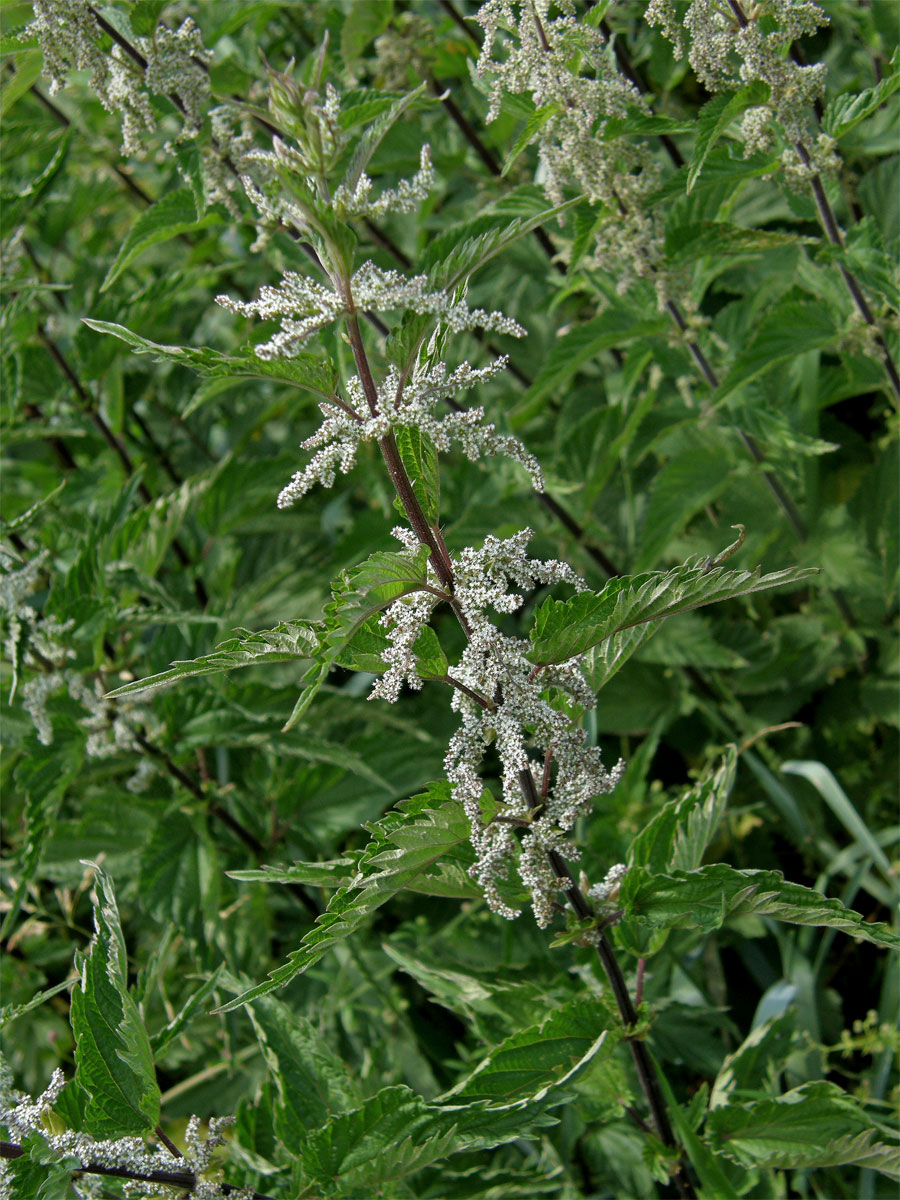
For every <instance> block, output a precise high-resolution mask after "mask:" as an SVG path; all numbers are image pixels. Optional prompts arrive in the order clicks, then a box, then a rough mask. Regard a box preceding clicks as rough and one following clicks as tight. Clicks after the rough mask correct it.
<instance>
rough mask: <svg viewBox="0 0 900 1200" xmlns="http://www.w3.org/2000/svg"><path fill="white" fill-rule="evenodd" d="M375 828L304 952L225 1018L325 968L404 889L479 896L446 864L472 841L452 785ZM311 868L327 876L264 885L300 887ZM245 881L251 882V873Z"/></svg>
mask: <svg viewBox="0 0 900 1200" xmlns="http://www.w3.org/2000/svg"><path fill="white" fill-rule="evenodd" d="M368 828H369V830H370V832H372V833H373V835H374V836H373V840H372V841H371V842H370V843H369V845H368V846H367V847H366V848H365V850H363V851H362V852H361V853H359V857H358V858H357V860H356V863H355V871H354V873H353V876H352V879H351V880H350V882H349V883H348V884H347V885H346V886H344V887H341V888H340V889H339V890H338V891H337V892H336V893H335V895H334V896H333V897H332V898H331V900H330V901H329V904H328V908H327V910H326V911H325V912H324V913H323V914H322V915H321V916H320V917H318V918H317V919H316V924H315V927H314V928H313V929H311V930H310V931H309V933H307V934H306V935H305V936H304V938H303V940H302V942H301V943H300V947H299V949H297V950H295V951H294V952H293V953H292V954H291V955H290V957H289V958H288V961H287V962H286V963H283V964H282V965H281V966H280V967H277V968H276V969H275V970H274V971H272V972H271V973H270V975H269V977H268V979H267V980H266V981H265V982H263V983H260V984H257V985H256V986H254V987H252V988H249V989H247V991H245V992H244V993H243V994H242V995H240V996H238V997H236V998H235V999H234V1000H230V1001H228V1003H227V1004H224V1005H222V1007H221V1009H220V1010H218V1011H221V1012H229V1011H230V1010H231V1009H234V1008H239V1007H240V1006H241V1005H243V1004H248V1003H249V1002H250V1001H251V1000H255V999H256V998H257V997H259V996H264V995H266V994H267V993H268V992H271V991H274V990H275V989H276V988H279V987H283V986H284V985H285V984H286V983H288V982H290V980H291V979H293V978H294V977H295V976H297V975H299V974H301V973H302V972H303V971H306V970H307V969H308V968H309V967H311V966H312V965H313V964H314V963H316V962H318V961H319V959H320V958H322V957H323V955H325V954H327V953H328V951H329V950H330V949H331V948H332V947H333V946H334V945H335V944H336V943H337V942H339V941H343V939H344V938H346V937H349V936H350V935H351V934H352V933H353V932H354V930H356V929H357V928H358V927H359V926H360V925H361V924H362V923H363V922H364V921H365V920H367V918H368V917H369V916H370V915H371V913H373V912H374V911H375V910H376V909H377V908H380V907H381V906H382V905H383V904H385V903H386V902H387V901H388V900H390V898H391V897H392V896H394V895H396V893H397V892H399V891H402V890H403V889H404V888H407V889H409V890H411V891H417V892H424V893H425V894H426V895H438V896H477V895H480V891H479V889H478V888H477V887H476V885H475V884H474V883H472V882H471V880H468V879H467V878H466V877H465V876H464V874H463V872H461V871H459V870H458V869H452V864H451V869H450V870H449V871H447V870H445V869H444V865H443V864H442V863H441V861H440V860H441V859H442V858H444V856H449V857H450V858H451V859H452V858H453V857H454V852H455V851H456V850H457V848H458V847H460V846H461V845H462V844H463V843H467V842H468V839H469V821H468V818H467V817H466V815H465V813H464V812H463V809H462V805H461V804H458V803H457V802H456V801H454V800H451V799H450V785H449V784H448V783H443V782H442V783H433V784H431V785H430V787H429V790H428V791H427V792H425V793H423V794H422V795H420V796H415V797H413V799H412V800H407V801H405V802H404V803H403V804H400V805H398V806H397V807H396V808H395V809H394V810H393V811H392V812H390V813H388V815H387V816H386V817H385V818H383V820H382V821H379V822H376V823H375V824H374V825H370V826H368ZM464 861H465V862H466V865H467V866H468V865H469V863H470V862H471V861H472V859H471V857H469V856H468V855H466V857H465V859H464ZM325 865H326V866H328V865H329V864H325ZM307 868H311V869H313V870H320V869H321V868H322V864H318V863H312V864H298V869H299V873H298V874H297V875H295V874H294V873H293V871H294V868H292V867H290V866H288V867H276V868H264V871H265V878H266V879H267V880H270V881H271V882H277V883H291V882H295V881H297V882H299V881H300V880H301V879H303V878H304V875H305V874H306V870H307ZM243 877H244V878H247V877H248V876H247V873H244V876H243ZM254 877H255V878H259V875H256V876H254ZM463 879H465V883H464V884H463Z"/></svg>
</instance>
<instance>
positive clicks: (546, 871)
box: [372, 529, 622, 927]
mask: <svg viewBox="0 0 900 1200" xmlns="http://www.w3.org/2000/svg"><path fill="white" fill-rule="evenodd" d="M394 534H395V536H397V537H398V538H399V539H400V540H401V541H402V542H403V543H404V545H406V546H407V548H408V549H410V550H413V549H414V548H415V544H416V543H415V538H414V536H413V535H412V534H411V533H409V531H406V530H403V529H396V530H394ZM531 537H532V531H531V530H530V529H523V530H521V531H520V532H519V533H517V534H515V535H514V536H513V537H510V538H502V539H501V538H496V537H488V538H487V539H485V542H484V545H483V546H482V547H481V549H477V550H476V549H473V548H471V547H469V548H467V549H465V550H463V551H462V553H461V554H459V555H454V556H452V558H451V564H452V567H453V572H454V576H455V586H454V593H453V595H454V600H455V602H456V604H457V605H458V606H459V611H460V613H461V615H462V617H463V618H464V620H465V622H466V625H467V627H468V629H469V631H470V638H469V642H468V645H467V647H466V649H465V650H464V652H463V655H462V657H461V659H460V661H459V662H458V663H457V664H456V665H455V666H454V667H453V668H452V669H451V671H450V679H451V680H452V681H453V682H454V683H455V684H457V685H459V686H458V687H457V688H455V689H454V693H453V701H452V703H453V708H454V709H455V710H456V711H457V712H458V713H459V714H460V717H461V719H462V724H461V727H460V729H459V730H458V731H457V732H456V733H455V734H454V735H453V738H452V739H451V742H450V746H449V748H448V751H447V756H446V759H445V763H444V765H445V769H446V771H447V778H448V779H449V780H450V782H451V783H452V784H453V785H454V792H455V795H456V798H457V799H458V800H460V801H461V802H462V804H463V807H464V808H465V811H466V814H467V816H468V818H469V821H470V824H471V829H472V844H473V845H474V847H475V851H476V854H477V862H476V863H475V865H474V867H473V868H472V877H473V878H474V879H476V880H477V881H478V883H479V884H480V886H481V887H482V888H483V889H484V893H485V897H486V898H487V901H488V904H489V905H490V906H491V908H492V909H493V910H494V911H495V912H497V913H499V914H500V915H501V916H504V917H508V918H513V917H516V916H518V915H519V914H518V912H517V911H516V910H514V909H512V908H510V907H509V906H508V905H507V904H506V903H505V902H504V900H503V899H502V896H501V894H500V886H501V884H502V882H503V881H504V879H506V877H507V875H508V872H509V868H510V866H511V865H512V864H513V863H515V864H516V866H517V869H518V874H519V877H520V879H521V880H522V883H523V884H524V885H525V886H526V887H527V888H528V889H529V890H530V892H531V895H532V904H533V907H534V913H535V917H536V919H537V922H538V924H539V925H540V926H542V927H544V926H546V925H547V924H548V923H549V921H550V919H551V917H552V915H553V909H554V902H555V897H556V894H557V892H558V891H559V890H560V888H562V887H565V886H566V884H567V882H568V881H565V880H559V879H557V878H556V877H555V876H554V874H553V871H552V870H551V868H550V866H549V863H548V861H547V851H548V850H556V851H558V852H559V853H562V854H566V855H567V856H569V857H577V852H576V850H575V848H574V846H572V845H571V843H570V842H569V840H568V837H567V836H566V835H567V834H568V833H569V831H570V830H571V829H572V827H573V825H574V824H575V822H576V820H577V819H578V817H579V816H580V815H582V814H585V813H587V812H588V811H589V810H590V808H591V806H592V804H593V802H594V800H595V799H596V797H597V796H599V795H602V794H603V793H606V792H609V791H612V789H613V788H614V787H615V785H616V783H617V782H618V779H619V777H620V775H621V772H622V764H621V763H620V764H619V766H617V767H616V768H615V769H614V770H613V771H611V772H609V771H607V770H606V769H605V767H604V766H603V763H602V762H601V759H600V751H599V750H598V749H597V747H596V746H590V745H588V744H587V741H586V737H585V732H584V730H583V729H581V728H580V727H579V726H578V725H577V724H575V723H574V721H573V719H572V717H571V716H570V715H569V713H568V712H566V711H564V710H565V708H566V707H568V706H574V707H576V708H577V709H581V710H583V709H587V708H592V707H593V705H594V696H593V693H592V692H591V690H590V688H589V686H588V684H587V682H586V680H585V679H584V676H583V675H582V674H581V671H580V669H579V666H578V662H577V660H572V661H571V662H568V663H563V664H561V665H560V666H557V667H553V668H548V669H546V670H544V671H543V672H541V674H540V677H539V678H535V672H534V667H533V665H532V664H531V663H530V662H529V661H528V659H527V658H526V657H525V654H526V651H527V650H528V643H527V642H525V641H522V640H521V639H517V638H511V637H507V636H505V635H504V634H502V633H500V631H499V630H498V629H497V627H496V625H495V624H494V622H493V621H492V620H491V618H490V617H489V616H488V613H487V610H488V609H493V610H494V611H495V612H497V613H512V612H515V611H516V610H517V609H519V608H521V607H522V605H523V604H524V603H525V598H524V596H523V595H522V594H521V592H520V591H518V590H515V589H522V590H525V589H531V588H533V587H535V586H536V585H537V584H538V583H545V584H550V583H560V582H564V583H568V584H571V585H572V586H573V587H575V588H577V589H579V590H580V589H582V588H583V587H584V586H585V585H584V582H583V581H582V580H581V579H580V578H579V577H578V576H577V575H576V574H575V572H574V571H573V570H572V568H571V567H569V566H567V565H566V564H565V563H562V562H557V561H555V560H550V561H547V562H542V561H540V560H539V559H533V558H528V557H527V556H526V554H525V550H526V547H527V544H528V541H529V539H530V538H531ZM429 582H430V583H431V584H432V586H433V587H435V589H436V590H438V591H440V590H441V588H440V583H439V581H438V580H437V578H436V577H434V578H430V579H429ZM437 603H438V597H436V596H434V595H432V594H431V593H428V592H420V593H416V594H415V595H414V596H406V597H403V598H401V599H400V600H397V601H395V602H394V604H392V605H391V606H390V608H389V609H387V611H386V612H385V614H384V616H383V618H382V624H383V625H385V627H386V628H388V631H389V636H390V638H391V646H390V648H389V649H388V650H387V651H386V652H385V654H384V658H385V661H386V662H387V663H388V672H387V674H386V675H385V676H383V677H382V679H380V680H379V681H377V682H376V684H375V685H374V687H373V689H372V695H373V696H380V697H382V698H384V699H387V700H394V699H396V697H397V694H398V693H399V689H400V686H401V684H402V683H403V681H404V680H405V681H406V682H407V683H408V684H409V685H410V686H411V687H412V688H419V687H421V679H420V678H419V676H418V673H417V670H416V660H415V655H414V653H413V646H414V644H415V642H416V639H417V638H418V636H419V634H420V633H421V631H422V629H423V628H424V626H425V625H426V624H427V623H428V620H429V618H430V616H431V612H432V610H433V608H434V606H435V604H437ZM554 694H555V695H554ZM478 698H480V702H479V699H478ZM554 698H555V699H556V702H557V703H558V704H560V705H561V707H555V706H554V703H553V700H554ZM491 744H496V746H497V751H498V754H499V757H500V762H501V765H502V769H503V774H502V801H501V812H500V813H499V814H498V815H497V816H496V817H495V818H494V820H492V821H490V822H488V823H487V824H485V822H484V819H483V817H482V811H481V804H480V801H481V796H482V793H483V791H484V784H483V782H482V779H481V776H480V774H479V768H480V765H481V761H482V759H483V757H484V754H485V751H486V750H487V748H488V746H490V745H491ZM532 749H533V750H534V751H536V752H538V753H539V755H540V758H539V759H537V760H534V759H533V758H532V755H531V753H530V750H532ZM547 756H549V758H552V762H553V763H554V764H555V780H554V781H553V782H552V785H550V786H548V789H547V794H546V796H544V797H540V798H539V801H538V805H537V808H536V809H535V808H534V807H533V806H529V802H528V801H527V800H526V799H525V795H524V794H523V791H522V784H523V773H526V772H528V770H529V769H530V768H534V769H535V770H537V772H538V775H539V776H540V775H541V774H542V773H543V771H544V761H545V757H547ZM548 761H549V759H548ZM548 783H549V777H548ZM517 830H518V836H517V833H516V831H517Z"/></svg>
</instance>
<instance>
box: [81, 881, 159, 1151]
mask: <svg viewBox="0 0 900 1200" xmlns="http://www.w3.org/2000/svg"><path fill="white" fill-rule="evenodd" d="M85 865H86V866H89V867H91V868H93V870H94V872H95V876H94V888H95V895H96V898H95V900H94V938H93V941H92V942H91V945H90V947H89V949H88V951H87V953H86V954H81V953H77V954H76V956H75V965H76V968H77V969H78V971H79V973H80V977H81V978H80V981H79V985H78V986H77V987H76V988H74V989H73V991H72V1005H71V1020H72V1032H73V1033H74V1035H75V1066H76V1071H75V1079H76V1081H77V1083H78V1086H79V1087H80V1088H81V1089H82V1090H83V1091H84V1093H85V1094H86V1096H87V1098H88V1099H87V1107H86V1112H85V1121H86V1129H87V1132H89V1133H91V1134H92V1135H93V1136H94V1137H100V1138H106V1137H112V1138H115V1137H124V1136H126V1135H128V1134H142V1133H146V1132H148V1131H149V1130H151V1129H154V1128H155V1127H156V1125H158V1124H159V1087H158V1085H157V1082H156V1074H155V1072H154V1070H153V1053H152V1051H151V1049H150V1039H149V1038H148V1036H147V1031H146V1029H145V1028H144V1024H143V1021H142V1020H141V1016H140V1013H139V1011H138V1006H137V1004H136V1002H135V1000H134V997H133V996H132V995H131V993H130V992H129V990H128V979H127V974H128V962H127V956H126V953H125V938H124V937H123V935H122V926H121V924H120V921H119V910H118V906H117V904H116V896H115V891H114V890H113V884H112V880H111V879H110V878H109V876H108V875H107V874H106V873H105V871H103V870H102V869H101V868H100V867H98V866H97V865H96V863H85Z"/></svg>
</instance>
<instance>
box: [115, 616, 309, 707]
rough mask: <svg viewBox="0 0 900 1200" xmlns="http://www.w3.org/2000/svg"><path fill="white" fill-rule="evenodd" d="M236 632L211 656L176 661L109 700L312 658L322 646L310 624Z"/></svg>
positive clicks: (120, 689) (119, 690) (125, 686)
mask: <svg viewBox="0 0 900 1200" xmlns="http://www.w3.org/2000/svg"><path fill="white" fill-rule="evenodd" d="M236 632H237V635H238V636H237V637H233V638H228V639H227V640H226V641H224V642H220V643H219V645H218V646H217V647H216V648H215V650H213V651H212V653H211V654H204V655H202V656H201V657H200V658H190V659H184V660H183V661H180V662H174V663H172V665H171V666H170V667H169V668H168V670H165V671H160V672H159V674H158V675H149V676H148V677H147V678H146V679H136V680H134V682H133V683H126V684H123V685H122V687H118V688H114V689H113V691H111V692H107V698H108V699H114V698H116V699H117V698H118V697H120V696H133V695H136V694H137V693H139V692H152V691H154V690H155V689H156V688H160V687H165V685H166V684H169V683H174V682H175V681H176V680H178V679H190V678H193V677H194V676H195V675H215V674H218V673H219V672H221V671H233V670H235V669H236V668H238V667H255V666H258V665H259V664H260V663H264V662H265V663H272V662H292V661H293V660H294V659H302V658H312V657H313V655H314V654H315V652H316V650H317V648H318V645H319V639H318V637H317V636H316V632H315V627H314V626H313V625H312V623H311V622H308V621H304V622H301V621H283V622H282V623H281V624H280V625H276V626H275V628H274V629H262V630H260V631H259V632H257V633H251V632H250V631H249V630H247V629H238V630H237V631H236Z"/></svg>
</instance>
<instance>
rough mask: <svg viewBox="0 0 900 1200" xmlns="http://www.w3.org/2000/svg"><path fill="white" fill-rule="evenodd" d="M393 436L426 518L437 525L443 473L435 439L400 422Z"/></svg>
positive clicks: (431, 523)
mask: <svg viewBox="0 0 900 1200" xmlns="http://www.w3.org/2000/svg"><path fill="white" fill-rule="evenodd" d="M394 436H395V439H396V442H397V449H398V450H399V451H400V458H401V459H402V461H403V466H404V467H405V468H406V473H407V475H408V476H409V479H410V482H411V483H412V486H413V491H414V492H415V494H416V499H417V500H418V501H419V505H420V506H421V509H422V512H423V513H424V514H425V520H426V521H427V522H428V524H429V525H437V524H438V522H439V521H440V512H441V474H440V466H439V464H438V455H437V450H436V449H435V447H434V443H433V442H432V440H431V438H430V437H428V435H427V434H425V433H423V432H422V431H421V429H417V428H415V426H408V425H404V426H401V428H400V429H398V430H397V431H396V433H395V435H394Z"/></svg>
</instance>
